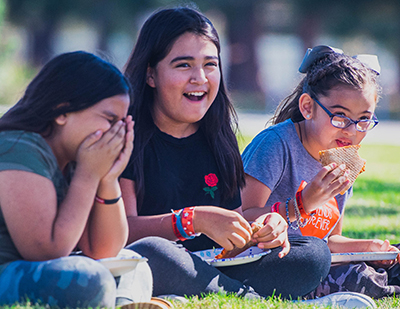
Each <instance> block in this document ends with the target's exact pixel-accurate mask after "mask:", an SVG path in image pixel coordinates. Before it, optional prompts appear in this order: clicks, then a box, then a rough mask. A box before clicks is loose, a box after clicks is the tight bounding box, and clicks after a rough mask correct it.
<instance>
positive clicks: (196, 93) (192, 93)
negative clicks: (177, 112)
mask: <svg viewBox="0 0 400 309" xmlns="http://www.w3.org/2000/svg"><path fill="white" fill-rule="evenodd" d="M204 93H205V92H188V93H187V95H192V96H195V97H201V96H202V95H204Z"/></svg>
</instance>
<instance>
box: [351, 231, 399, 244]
mask: <svg viewBox="0 0 400 309" xmlns="http://www.w3.org/2000/svg"><path fill="white" fill-rule="evenodd" d="M398 234H399V231H398V230H396V229H391V230H386V229H376V228H374V230H373V231H343V236H346V237H349V238H355V239H382V240H384V239H389V240H391V237H393V238H394V239H397V240H396V241H392V240H391V241H390V242H391V244H394V243H398V238H399V237H398V236H396V235H398Z"/></svg>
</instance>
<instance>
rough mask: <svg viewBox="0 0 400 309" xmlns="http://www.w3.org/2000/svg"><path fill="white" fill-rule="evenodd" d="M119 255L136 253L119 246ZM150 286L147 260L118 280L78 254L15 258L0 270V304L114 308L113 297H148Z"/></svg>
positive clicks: (97, 264)
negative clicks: (32, 259) (35, 259)
mask: <svg viewBox="0 0 400 309" xmlns="http://www.w3.org/2000/svg"><path fill="white" fill-rule="evenodd" d="M118 256H138V255H137V254H136V253H135V252H132V251H131V250H122V251H121V252H120V254H119V255H118ZM0 267H2V266H0ZM116 281H117V282H118V288H117V284H116ZM151 289H152V275H151V271H150V268H149V266H148V264H147V263H146V262H141V263H139V264H138V265H137V267H136V268H135V270H133V271H130V272H128V273H126V274H124V275H122V276H121V277H118V278H117V280H115V279H114V277H113V276H112V274H111V273H110V271H109V270H108V269H107V268H105V267H104V266H103V265H102V264H100V263H99V262H97V261H95V260H93V259H90V258H88V257H85V256H79V255H73V256H68V257H62V258H59V259H54V260H49V261H43V262H29V261H15V262H11V263H9V264H7V265H5V267H4V268H2V271H0V305H12V304H15V303H16V302H25V301H26V300H29V301H30V302H31V303H33V304H35V303H37V302H39V303H41V304H48V305H50V306H52V307H53V306H57V307H61V308H65V307H70V308H76V307H80V308H85V307H92V308H96V307H102V308H114V306H115V301H116V297H123V298H125V299H127V300H130V301H135V302H139V301H148V300H150V298H151Z"/></svg>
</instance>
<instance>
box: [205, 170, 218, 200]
mask: <svg viewBox="0 0 400 309" xmlns="http://www.w3.org/2000/svg"><path fill="white" fill-rule="evenodd" d="M204 181H205V183H206V185H207V186H208V187H205V188H203V190H204V191H206V194H210V195H211V197H212V198H214V197H215V195H214V191H215V190H217V189H218V187H217V183H218V178H217V176H216V175H215V174H213V173H210V174H208V175H206V176H204Z"/></svg>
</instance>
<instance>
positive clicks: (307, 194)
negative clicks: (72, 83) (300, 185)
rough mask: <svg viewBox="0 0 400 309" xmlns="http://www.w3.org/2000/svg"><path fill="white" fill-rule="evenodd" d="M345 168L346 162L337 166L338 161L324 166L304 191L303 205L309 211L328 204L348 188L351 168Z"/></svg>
mask: <svg viewBox="0 0 400 309" xmlns="http://www.w3.org/2000/svg"><path fill="white" fill-rule="evenodd" d="M345 169H346V166H345V165H344V164H342V165H339V166H337V165H336V163H331V164H329V165H326V166H324V167H323V168H322V169H321V170H320V171H319V173H318V174H317V175H315V177H314V178H313V179H312V180H311V182H310V183H309V184H307V186H306V187H305V188H304V190H303V192H302V199H303V205H304V209H305V211H306V212H307V213H309V212H311V211H313V210H315V209H316V208H318V207H320V206H322V205H324V204H326V203H327V202H328V201H329V200H330V199H331V198H333V197H334V196H336V195H337V194H339V193H340V192H341V191H342V190H343V189H344V188H346V186H347V185H348V183H349V180H348V179H347V177H348V175H349V170H346V171H345ZM344 171H345V173H344V174H343V172H344ZM342 174H343V175H342Z"/></svg>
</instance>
